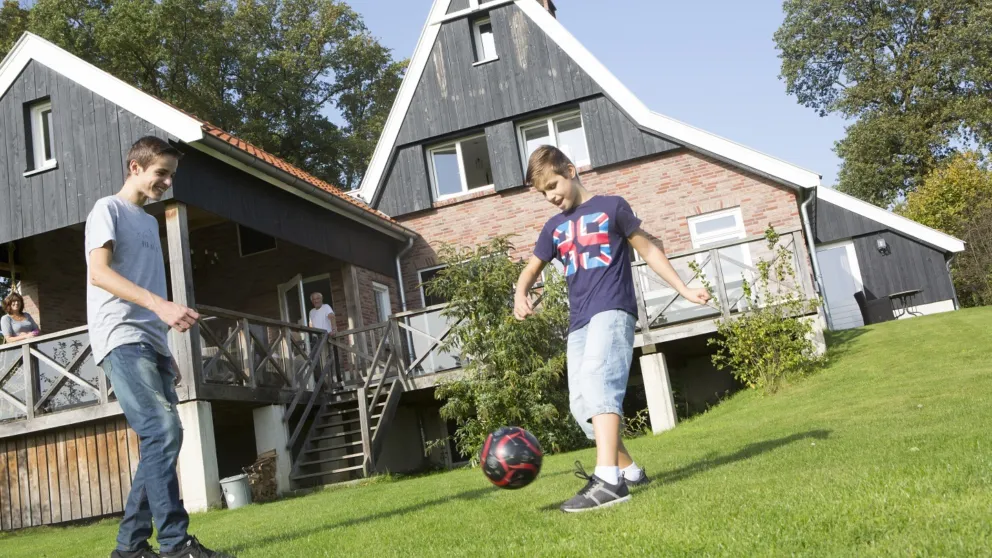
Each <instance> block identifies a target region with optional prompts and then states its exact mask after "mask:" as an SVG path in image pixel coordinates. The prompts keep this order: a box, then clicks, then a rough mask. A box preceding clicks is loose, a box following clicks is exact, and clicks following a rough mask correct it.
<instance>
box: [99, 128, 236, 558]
mask: <svg viewBox="0 0 992 558" xmlns="http://www.w3.org/2000/svg"><path fill="white" fill-rule="evenodd" d="M180 157H181V154H180V152H179V151H178V150H177V149H176V148H174V147H172V146H171V145H170V144H169V143H168V142H166V141H164V140H162V139H159V138H156V137H152V136H148V137H144V138H141V139H140V140H138V141H137V142H135V144H134V145H133V146H131V150H130V152H129V153H128V156H127V169H126V170H127V177H126V179H125V180H124V186H123V187H122V188H121V190H120V192H118V193H117V195H115V196H109V197H106V198H103V199H101V200H99V201H97V202H96V204H95V205H94V207H93V210H92V211H91V212H90V214H89V217H88V218H87V219H86V264H87V269H88V276H89V281H88V283H87V286H86V306H87V318H88V322H89V331H90V343H91V346H92V348H93V356H94V358H95V360H96V362H97V363H98V364H99V365H100V367H101V368H103V371H104V373H105V374H106V375H107V377H108V378H110V382H111V383H112V384H113V386H114V394H115V395H116V396H117V401H118V402H119V403H120V405H121V409H123V411H124V416H125V417H127V421H128V424H130V425H131V428H133V429H134V431H135V432H136V433H137V434H138V437H139V438H140V440H141V459H140V461H139V462H138V470H137V471H136V472H135V475H134V480H133V481H132V483H131V492H130V494H128V499H127V505H126V506H125V508H124V518H123V519H122V520H121V525H120V531H119V533H118V535H117V549H116V550H114V552H113V553H112V554H111V555H110V556H111V558H154V557H157V556H158V554H155V553H154V552H153V551H152V550H151V547H150V546H149V544H148V539H149V538H150V537H151V535H152V520H153V519H154V521H155V525H156V527H158V542H159V545H160V546H161V552H162V556H164V557H179V556H182V558H223V557H226V556H227V555H226V554H222V553H218V552H213V551H211V550H208V549H206V548H204V547H203V546H202V545H201V544H200V543H199V542H198V541H197V540H196V538H195V537H191V536H190V535H189V534H188V533H187V528H188V526H189V516H188V515H187V514H186V510H185V509H183V505H182V501H181V500H180V499H179V480H178V478H177V476H176V461H177V459H178V458H179V448H180V447H181V446H182V441H183V431H182V425H181V424H180V422H179V414H178V412H177V410H176V405H177V404H178V403H179V400H178V398H177V397H176V390H175V387H174V384H176V383H178V382H179V371H178V368H177V366H176V362H175V360H174V359H173V358H172V356H171V354H170V352H169V345H168V341H167V337H166V335H167V334H168V331H169V328H170V327H171V328H172V329H175V330H176V331H179V332H184V331H187V330H189V328H191V327H193V324H195V323H196V320H197V319H198V318H199V315H198V314H197V313H196V312H194V311H193V310H191V309H189V308H186V307H185V306H182V305H179V304H176V303H174V302H170V301H169V300H167V299H166V286H165V263H164V261H163V256H162V246H161V243H160V242H159V236H158V230H159V228H158V222H157V221H156V219H155V218H154V217H152V216H151V215H149V214H148V213H146V212H145V210H144V209H143V208H142V206H144V204H145V203H147V202H149V201H157V200H160V199H161V198H162V195H163V194H165V192H166V191H167V190H168V189H169V188H171V187H172V177H173V175H175V173H176V168H177V167H178V166H179V158H180Z"/></svg>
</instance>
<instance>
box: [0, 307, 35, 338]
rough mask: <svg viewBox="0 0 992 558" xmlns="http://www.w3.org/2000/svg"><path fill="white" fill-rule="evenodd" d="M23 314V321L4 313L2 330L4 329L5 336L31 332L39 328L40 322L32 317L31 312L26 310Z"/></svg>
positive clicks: (0, 326)
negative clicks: (35, 321)
mask: <svg viewBox="0 0 992 558" xmlns="http://www.w3.org/2000/svg"><path fill="white" fill-rule="evenodd" d="M23 316H24V319H23V320H21V321H17V320H15V319H14V318H11V317H10V316H9V315H4V317H3V318H0V331H3V336H4V337H13V336H15V335H22V334H25V333H31V332H32V331H35V330H37V329H38V324H36V323H34V318H32V317H31V314H28V313H27V312H24V313H23Z"/></svg>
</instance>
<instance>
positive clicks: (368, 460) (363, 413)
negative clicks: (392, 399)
mask: <svg viewBox="0 0 992 558" xmlns="http://www.w3.org/2000/svg"><path fill="white" fill-rule="evenodd" d="M357 395H358V418H359V425H360V427H361V429H362V453H364V454H365V460H364V461H363V462H362V466H363V467H364V473H365V475H366V476H368V474H369V473H370V472H371V471H373V470H375V464H374V463H373V462H372V437H371V433H372V421H371V420H370V418H369V399H368V397H369V396H368V391H367V389H366V388H365V387H363V386H359V388H358V393H357Z"/></svg>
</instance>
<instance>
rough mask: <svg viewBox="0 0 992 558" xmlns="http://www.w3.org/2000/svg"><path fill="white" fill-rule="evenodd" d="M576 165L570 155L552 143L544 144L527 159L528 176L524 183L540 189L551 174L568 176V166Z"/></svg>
mask: <svg viewBox="0 0 992 558" xmlns="http://www.w3.org/2000/svg"><path fill="white" fill-rule="evenodd" d="M569 166H572V167H574V166H575V165H574V164H573V163H572V161H571V160H570V159H569V158H568V155H565V153H563V152H562V150H561V149H558V148H557V147H554V146H552V145H542V146H541V147H538V148H537V149H535V150H534V152H533V153H531V155H530V160H529V161H527V176H526V178H525V179H524V183H525V184H527V185H528V186H533V187H535V188H538V189H540V186H541V184H543V183H544V182H545V177H547V176H548V175H549V174H558V175H561V176H564V177H567V176H568V167H569Z"/></svg>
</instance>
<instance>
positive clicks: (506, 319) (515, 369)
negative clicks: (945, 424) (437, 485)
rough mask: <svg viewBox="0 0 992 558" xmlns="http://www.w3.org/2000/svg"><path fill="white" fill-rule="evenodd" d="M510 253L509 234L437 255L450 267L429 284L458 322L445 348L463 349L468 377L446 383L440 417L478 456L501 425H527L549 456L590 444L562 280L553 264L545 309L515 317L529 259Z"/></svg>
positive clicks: (430, 291)
mask: <svg viewBox="0 0 992 558" xmlns="http://www.w3.org/2000/svg"><path fill="white" fill-rule="evenodd" d="M512 252H513V245H512V244H511V243H510V241H509V239H508V237H506V236H501V237H497V238H496V239H494V240H492V241H491V242H490V243H488V244H486V245H483V246H479V247H477V248H475V249H467V248H463V249H456V248H454V247H451V246H444V247H443V248H442V249H441V250H440V252H439V259H440V260H441V262H442V263H443V264H447V265H448V267H446V268H445V269H443V270H442V271H440V272H439V273H438V274H437V275H436V276H435V277H434V278H433V279H432V280H430V281H429V282H428V283H427V284H425V288H426V290H427V293H428V294H430V295H432V296H438V297H441V298H443V299H445V300H448V301H449V305H448V306H447V307H446V308H445V310H444V311H443V312H442V315H443V316H445V317H446V318H447V319H448V320H449V321H450V322H451V323H455V322H458V323H457V324H456V325H454V326H453V327H452V330H451V333H450V334H449V337H448V339H447V340H446V342H445V344H444V346H443V347H442V350H445V351H447V350H458V351H460V352H461V354H462V355H463V359H462V363H463V365H464V366H463V371H464V374H463V375H462V377H461V378H460V379H456V380H449V381H445V382H443V383H441V384H440V385H439V386H438V387H437V391H436V397H437V398H438V399H439V400H443V401H445V403H444V405H443V406H442V407H441V416H442V417H443V418H445V419H449V420H454V421H455V422H456V424H457V428H456V430H455V433H454V440H455V443H456V445H457V446H458V450H459V451H460V452H462V453H464V454H467V455H472V456H473V460H476V459H478V455H479V451H480V449H481V448H482V445H483V443H484V442H485V438H486V436H487V435H488V434H489V433H490V432H491V431H493V430H496V429H497V428H499V427H501V426H508V425H512V426H519V427H521V428H525V429H527V430H529V431H530V432H532V433H533V434H534V435H535V436H536V437H537V438H538V440H540V442H541V445H542V446H543V448H544V450H545V451H546V452H549V453H553V452H559V451H567V450H571V449H575V448H577V447H580V446H581V445H583V444H584V442H585V437H584V436H583V435H582V432H581V430H580V429H579V427H578V425H577V424H575V421H574V420H573V419H572V418H571V416H570V414H569V408H568V392H567V386H566V376H565V354H566V348H567V342H566V339H567V333H568V305H567V295H566V291H565V283H564V278H563V277H562V276H561V275H560V274H559V273H557V272H556V271H554V270H553V268H551V267H550V266H549V267H548V272H547V273H546V282H545V284H544V286H543V299H542V301H541V304H540V309H539V311H538V312H536V313H535V315H533V316H531V317H530V318H528V319H527V320H524V321H522V322H520V321H517V320H516V319H515V318H514V317H513V292H514V285H515V283H516V280H517V277H518V276H519V275H520V271H521V270H522V269H523V266H524V263H523V262H522V261H519V260H518V261H514V260H512V259H511V258H510V254H511V253H512Z"/></svg>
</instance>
